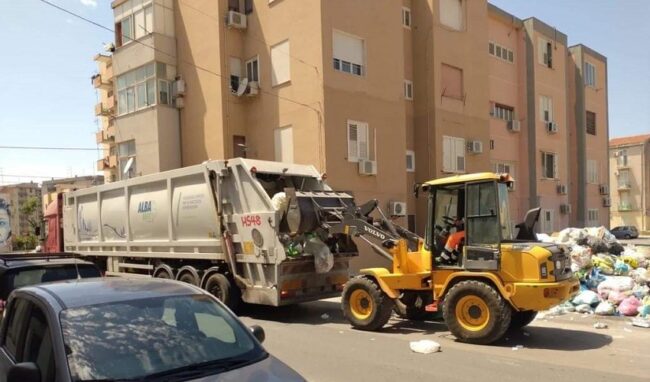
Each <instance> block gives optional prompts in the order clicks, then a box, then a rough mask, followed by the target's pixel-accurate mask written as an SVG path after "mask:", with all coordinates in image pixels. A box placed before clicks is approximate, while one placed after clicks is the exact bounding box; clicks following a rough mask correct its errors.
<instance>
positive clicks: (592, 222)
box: [587, 209, 600, 227]
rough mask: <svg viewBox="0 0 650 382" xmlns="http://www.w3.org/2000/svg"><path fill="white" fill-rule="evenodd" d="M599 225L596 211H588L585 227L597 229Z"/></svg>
mask: <svg viewBox="0 0 650 382" xmlns="http://www.w3.org/2000/svg"><path fill="white" fill-rule="evenodd" d="M599 225H600V219H599V218H598V210H597V209H589V210H588V211H587V226H589V227H597V226H599Z"/></svg>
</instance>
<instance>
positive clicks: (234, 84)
mask: <svg viewBox="0 0 650 382" xmlns="http://www.w3.org/2000/svg"><path fill="white" fill-rule="evenodd" d="M229 68H230V91H231V92H233V93H236V92H237V89H239V81H240V80H241V59H240V58H238V57H230V62H229Z"/></svg>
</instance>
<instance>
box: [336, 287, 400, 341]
mask: <svg viewBox="0 0 650 382" xmlns="http://www.w3.org/2000/svg"><path fill="white" fill-rule="evenodd" d="M393 306H394V303H393V300H391V299H390V297H388V296H387V295H386V294H385V293H384V292H383V291H382V290H381V287H380V286H379V285H377V283H376V282H375V281H374V280H371V279H368V278H366V277H355V278H353V279H350V281H348V282H347V283H346V284H345V287H344V288H343V296H342V297H341V308H342V310H343V316H344V317H345V318H346V319H347V320H348V321H350V323H351V324H352V326H353V327H354V328H356V329H360V330H370V331H374V330H379V329H381V328H382V327H383V326H384V325H386V323H387V322H388V320H389V319H390V315H391V313H392V311H393Z"/></svg>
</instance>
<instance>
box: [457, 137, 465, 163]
mask: <svg viewBox="0 0 650 382" xmlns="http://www.w3.org/2000/svg"><path fill="white" fill-rule="evenodd" d="M455 151H456V171H465V140H464V139H462V138H456V150H455Z"/></svg>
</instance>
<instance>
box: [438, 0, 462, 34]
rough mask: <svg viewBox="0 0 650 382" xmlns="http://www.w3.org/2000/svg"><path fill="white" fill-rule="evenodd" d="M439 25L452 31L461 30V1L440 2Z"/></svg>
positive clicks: (442, 0)
mask: <svg viewBox="0 0 650 382" xmlns="http://www.w3.org/2000/svg"><path fill="white" fill-rule="evenodd" d="M440 23H441V24H442V25H444V26H447V27H449V28H451V29H454V30H457V31H459V30H462V29H463V0H440Z"/></svg>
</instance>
